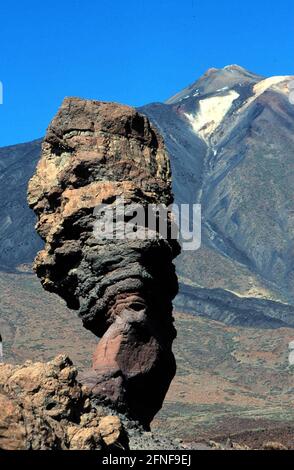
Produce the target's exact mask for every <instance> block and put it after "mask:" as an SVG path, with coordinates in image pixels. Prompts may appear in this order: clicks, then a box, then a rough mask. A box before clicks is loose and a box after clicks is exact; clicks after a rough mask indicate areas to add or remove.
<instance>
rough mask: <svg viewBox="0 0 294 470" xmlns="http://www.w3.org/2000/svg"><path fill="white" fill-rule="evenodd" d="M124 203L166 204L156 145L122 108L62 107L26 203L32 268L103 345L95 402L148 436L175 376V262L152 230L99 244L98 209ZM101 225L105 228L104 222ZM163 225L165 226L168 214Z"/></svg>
mask: <svg viewBox="0 0 294 470" xmlns="http://www.w3.org/2000/svg"><path fill="white" fill-rule="evenodd" d="M122 197H123V198H124V201H125V207H127V209H128V210H129V211H130V213H132V214H134V210H135V209H136V204H141V205H143V206H144V208H145V209H146V210H147V205H148V204H162V205H164V207H166V206H168V205H169V204H170V203H171V202H172V194H171V177H170V167H169V160H168V156H167V154H166V152H165V148H164V144H163V141H162V139H161V137H160V136H159V135H158V133H157V132H156V130H155V129H154V128H153V127H152V126H151V125H150V123H149V121H148V119H147V118H146V117H144V116H141V115H140V114H139V113H137V112H136V111H135V110H134V109H132V108H129V107H127V106H121V105H118V104H114V103H104V102H96V101H90V100H81V99H77V98H67V99H65V100H64V102H63V104H62V106H61V108H60V110H59V112H58V113H57V115H56V117H55V118H54V119H53V121H52V123H51V124H50V126H49V128H48V131H47V134H46V137H45V140H44V143H43V150H42V158H41V160H40V162H39V165H38V168H37V171H36V174H35V175H34V176H33V178H32V179H31V181H30V184H29V192H28V200H29V204H30V206H31V207H32V208H33V210H34V211H35V213H36V214H37V216H38V224H37V231H38V233H39V234H40V235H41V237H42V238H43V239H44V240H45V242H46V245H45V249H44V250H43V251H41V252H40V253H39V254H38V256H37V258H36V262H35V269H36V272H37V274H38V276H39V277H40V278H41V282H42V284H43V287H44V288H45V289H47V290H49V291H51V292H55V293H57V294H59V295H60V296H61V297H62V298H64V299H65V300H66V302H67V304H68V306H69V307H70V308H73V309H76V310H78V311H79V316H80V317H81V318H82V321H83V324H84V326H85V327H86V328H87V329H89V330H91V331H92V332H93V333H94V334H96V335H97V336H99V337H101V340H100V342H99V343H98V346H97V349H96V351H95V354H94V360H93V371H92V373H90V374H88V378H87V385H88V386H89V387H90V388H91V390H92V392H93V394H94V395H95V397H96V400H97V401H99V402H102V403H104V404H107V405H112V406H115V408H116V409H119V410H121V411H123V412H126V413H128V414H129V415H130V417H132V418H134V419H138V420H139V421H140V422H141V423H142V424H143V425H144V426H146V427H148V426H149V423H150V421H151V420H152V419H153V417H154V415H155V413H156V412H157V411H158V410H159V409H160V408H161V405H162V402H163V399H164V397H165V394H166V392H167V390H168V387H169V384H170V382H171V380H172V378H173V376H174V374H175V360H174V356H173V353H172V350H171V345H172V341H173V339H174V338H175V335H176V332H175V329H174V326H173V317H172V299H173V297H174V296H175V295H176V293H177V288H178V286H177V278H176V275H175V270H174V266H173V264H172V260H173V258H174V257H175V256H176V255H177V254H178V252H179V246H178V243H177V242H176V241H174V240H171V239H168V238H167V239H165V238H162V237H160V236H159V235H158V232H157V229H154V230H153V232H152V236H150V237H149V238H147V239H138V238H134V239H129V238H128V239H109V238H103V237H102V238H99V237H97V234H96V233H95V231H94V228H95V223H96V222H97V215H95V214H96V213H95V209H96V208H97V206H99V204H107V205H108V206H107V207H108V208H109V207H114V206H116V207H119V208H120V209H121V208H122V205H121V204H122V203H121V202H120V201H121V199H118V198H122ZM118 201H119V202H118ZM99 217H100V219H102V222H103V220H104V219H103V217H105V215H103V214H102V215H101V214H100V215H99ZM160 217H163V216H160ZM167 219H168V224H169V226H170V224H171V221H170V214H168V215H167ZM104 221H105V220H104ZM122 225H123V227H125V226H126V219H123V222H122ZM138 230H143V231H144V230H145V226H144V225H143V226H141V227H139V228H138ZM76 340H77V344H78V339H76Z"/></svg>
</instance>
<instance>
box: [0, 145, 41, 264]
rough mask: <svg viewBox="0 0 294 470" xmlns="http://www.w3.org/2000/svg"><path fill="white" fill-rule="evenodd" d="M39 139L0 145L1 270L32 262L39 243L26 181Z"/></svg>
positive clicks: (32, 164)
mask: <svg viewBox="0 0 294 470" xmlns="http://www.w3.org/2000/svg"><path fill="white" fill-rule="evenodd" d="M40 149H41V140H36V141H34V142H28V143H26V144H20V145H15V146H11V147H4V148H0V246H1V251H0V269H2V270H6V271H13V270H15V269H16V268H17V266H18V265H20V264H22V263H31V262H32V260H33V258H34V256H35V254H36V252H37V251H38V250H39V249H40V247H41V246H42V243H41V239H40V238H39V236H38V235H37V233H36V232H35V230H34V223H35V217H34V214H33V212H32V211H31V210H30V209H29V207H28V204H27V201H26V192H27V184H28V181H29V179H30V177H31V176H32V174H33V172H34V170H35V167H36V164H37V162H38V160H39V156H40Z"/></svg>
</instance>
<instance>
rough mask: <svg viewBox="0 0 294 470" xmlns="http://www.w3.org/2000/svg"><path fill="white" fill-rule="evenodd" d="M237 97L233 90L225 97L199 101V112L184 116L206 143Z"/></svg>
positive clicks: (212, 97)
mask: <svg viewBox="0 0 294 470" xmlns="http://www.w3.org/2000/svg"><path fill="white" fill-rule="evenodd" d="M238 97H239V94H238V93H237V92H236V91H235V90H230V91H229V92H228V93H227V94H225V95H219V96H211V97H209V98H206V99H203V100H199V102H198V103H199V110H198V111H197V112H196V114H189V113H186V114H185V116H186V117H187V118H188V120H189V121H190V124H191V126H192V128H193V130H194V132H195V133H196V134H198V135H199V136H200V137H201V138H202V139H203V140H204V141H205V142H207V141H208V139H209V138H210V136H211V134H212V133H213V132H214V131H215V129H216V128H217V127H218V126H219V125H220V124H221V122H222V120H223V119H224V117H225V116H226V114H227V113H228V111H229V110H230V108H231V106H232V104H233V101H235V100H236V99H237V98H238Z"/></svg>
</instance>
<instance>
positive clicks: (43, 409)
mask: <svg viewBox="0 0 294 470" xmlns="http://www.w3.org/2000/svg"><path fill="white" fill-rule="evenodd" d="M76 375H77V370H76V369H75V367H73V365H72V362H71V361H70V359H69V358H68V357H66V356H58V357H56V358H55V359H54V360H53V361H51V362H48V363H41V362H40V363H35V364H33V363H32V362H29V361H28V362H26V363H25V364H24V365H21V366H13V365H10V364H1V365H0V449H5V450H29V449H31V450H45V449H48V450H54V449H55V450H57V449H62V450H77V449H82V450H101V449H107V448H108V449H110V448H111V449H115V448H116V449H121V448H124V449H126V448H127V447H128V442H127V437H126V432H125V431H124V428H123V425H122V423H121V421H120V419H119V417H118V416H107V415H105V412H104V410H103V408H101V407H100V409H99V408H95V407H94V406H92V404H91V400H90V398H89V397H88V396H87V393H86V392H85V390H84V389H83V387H82V386H81V385H80V384H79V383H78V382H77V381H76Z"/></svg>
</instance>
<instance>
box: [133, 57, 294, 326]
mask: <svg viewBox="0 0 294 470" xmlns="http://www.w3.org/2000/svg"><path fill="white" fill-rule="evenodd" d="M290 79H291V77H271V78H264V77H261V76H259V75H255V74H253V73H250V72H248V71H246V70H245V69H243V68H242V67H239V66H236V65H232V66H227V67H225V68H223V69H209V70H208V71H207V72H206V73H205V74H204V75H203V77H201V78H200V79H199V80H197V81H196V82H195V83H193V84H192V85H190V86H189V87H187V88H186V89H185V90H183V91H182V92H180V93H178V94H176V95H175V96H174V97H172V98H170V99H169V100H167V102H166V103H153V104H150V105H148V106H144V107H143V108H141V112H144V113H146V114H147V116H148V117H149V118H150V119H151V120H152V121H153V123H154V124H155V125H156V126H157V127H158V128H159V130H160V131H161V133H162V135H163V136H164V139H165V142H166V145H167V148H168V151H169V153H170V156H171V162H172V171H173V178H174V192H175V198H176V201H177V202H179V203H188V202H189V203H191V202H193V203H200V204H201V206H202V246H201V248H200V250H198V251H194V252H193V251H191V252H190V251H186V252H183V253H182V255H181V256H180V258H179V260H178V262H177V269H178V274H179V276H180V280H181V283H182V286H189V287H190V289H187V288H185V289H182V291H181V296H180V297H179V298H178V299H182V300H183V297H186V302H185V304H186V309H187V304H188V305H189V307H188V308H189V309H190V310H193V309H194V310H195V311H198V312H200V311H201V310H206V312H207V310H209V306H208V305H207V302H205V304H204V303H201V301H200V300H199V296H198V300H199V301H195V295H196V294H197V292H200V291H199V290H197V289H199V288H204V289H218V295H217V299H216V298H215V295H210V300H209V303H210V310H215V307H216V306H217V304H219V301H220V297H221V298H222V303H226V302H227V301H228V298H230V302H233V303H236V304H238V308H239V309H240V308H241V310H242V307H241V305H242V302H243V300H242V299H245V300H244V301H245V302H247V300H246V299H247V298H252V297H254V298H260V299H270V300H271V301H272V302H276V306H275V308H277V309H278V308H279V306H281V303H283V304H285V303H286V304H288V303H289V304H290V305H292V303H293V298H294V262H293V261H294V244H293V236H292V234H293V228H294V207H293V202H294V185H293V183H294V161H293V149H294V137H293V135H294V134H293V130H294V119H293V118H294V107H293V105H291V104H290V103H289V100H288V88H287V83H288V81H289V80H290ZM191 288H192V290H193V295H192V296H191V295H189V294H188V291H190V292H191ZM193 288H194V289H193ZM221 291H222V292H221ZM228 291H229V292H230V293H231V295H230V296H228ZM222 293H223V294H222ZM211 294H213V292H212V293H211ZM200 297H201V296H200ZM182 300H179V301H178V302H176V305H177V306H178V307H183V301H182ZM264 305H265V308H264V315H265V317H268V318H269V323H270V322H271V315H272V314H271V313H270V312H269V311H267V304H266V303H265V304H264ZM269 310H270V309H269ZM282 310H283V309H282ZM292 311H293V313H294V310H293V309H292ZM223 313H224V315H221V316H218V317H217V318H215V319H218V318H222V320H224V321H226V322H227V323H230V324H236V323H235V317H234V316H233V317H232V316H231V315H230V314H226V313H225V311H224V312H223ZM251 315H252V318H254V317H255V316H256V315H257V311H256V310H255V307H254V305H252V310H251ZM257 316H258V315H257ZM283 318H284V316H283V313H281V317H280V320H282V319H283ZM288 320H289V316H288ZM288 320H287V323H288ZM239 322H240V319H239V320H238V322H237V324H240V323H239ZM250 323H252V324H253V323H254V320H253V321H252V322H251V321H250ZM267 323H268V322H267V321H265V322H264V325H265V326H268V325H267ZM290 323H291V324H293V321H292V320H290ZM290 323H288V324H290ZM246 324H248V323H247V321H246Z"/></svg>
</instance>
